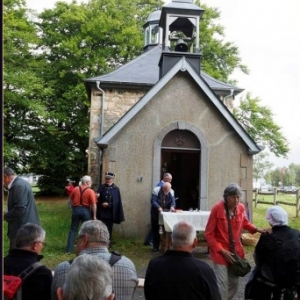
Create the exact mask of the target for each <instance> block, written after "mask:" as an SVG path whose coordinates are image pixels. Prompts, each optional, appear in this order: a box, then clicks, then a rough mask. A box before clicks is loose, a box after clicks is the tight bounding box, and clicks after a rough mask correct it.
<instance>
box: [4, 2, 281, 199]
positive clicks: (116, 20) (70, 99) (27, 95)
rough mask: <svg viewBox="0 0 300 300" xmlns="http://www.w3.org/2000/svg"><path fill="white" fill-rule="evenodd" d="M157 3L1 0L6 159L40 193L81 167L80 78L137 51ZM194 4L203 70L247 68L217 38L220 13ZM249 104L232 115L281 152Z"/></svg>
mask: <svg viewBox="0 0 300 300" xmlns="http://www.w3.org/2000/svg"><path fill="white" fill-rule="evenodd" d="M163 4H164V3H163V2H162V1H161V0H159V1H156V0H131V1H128V0H118V1H114V0H90V1H89V2H87V3H77V2H76V1H73V2H72V3H65V2H57V3H56V5H55V7H54V8H53V9H46V10H44V11H43V12H42V13H40V14H39V15H35V14H34V13H33V12H31V11H29V10H28V9H26V7H25V2H24V1H22V0H7V1H5V3H4V13H3V17H4V43H3V45H4V72H3V74H4V80H3V85H4V97H5V102H4V159H5V163H6V164H7V165H9V166H11V167H13V168H14V169H16V171H18V167H21V168H19V170H20V171H22V172H25V171H28V172H32V173H36V174H42V175H43V177H42V178H41V179H40V180H39V185H40V187H41V189H42V190H43V192H44V193H60V192H62V191H63V187H64V185H65V180H66V179H67V178H73V179H75V180H78V179H79V177H80V176H82V175H84V174H85V172H86V170H87V158H86V151H85V150H86V148H87V146H88V144H89V143H88V142H89V141H88V138H89V117H90V115H89V107H90V103H89V97H88V95H87V93H86V91H85V87H84V84H83V80H84V79H86V78H89V77H93V76H99V75H102V74H105V73H107V72H109V71H111V70H113V69H115V68H117V67H119V66H121V65H123V64H125V63H127V62H129V61H130V60H132V59H133V58H135V57H136V56H138V55H140V54H141V52H142V48H143V33H142V25H143V24H144V23H145V21H146V19H147V17H148V16H149V14H150V13H151V12H153V11H154V10H155V9H160V8H161V6H162V5H163ZM196 4H197V5H200V6H201V7H202V8H204V9H205V14H204V15H203V18H202V20H201V23H200V24H201V31H200V44H201V51H202V54H203V56H202V57H203V59H202V64H201V67H202V69H203V71H205V72H206V73H208V74H209V75H211V76H213V77H215V78H216V79H218V80H222V81H224V82H228V81H229V76H230V75H231V74H232V72H233V71H234V70H235V69H239V70H242V71H243V72H245V73H247V71H248V70H247V68H246V66H244V65H243V64H242V63H241V58H240V57H239V53H238V48H237V47H236V46H235V45H233V44H232V43H230V42H225V41H224V40H223V27H222V26H220V25H218V24H217V22H218V18H219V16H220V12H219V11H218V10H216V9H212V8H209V7H207V6H206V5H205V4H203V5H202V4H201V3H200V1H199V2H196ZM251 103H252V102H251ZM256 108H257V107H256V106H255V105H254V106H253V107H252V106H250V107H249V108H248V113H247V114H246V111H245V112H244V108H243V107H241V110H240V111H238V113H237V116H238V117H239V118H238V119H239V121H240V122H242V123H243V121H244V123H243V124H244V126H245V128H246V130H247V131H248V132H249V133H250V135H251V136H252V137H253V138H254V139H255V138H256V137H258V136H259V135H260V136H261V139H260V140H259V141H262V142H264V141H268V143H269V144H271V138H274V137H275V138H276V137H277V139H274V140H273V147H270V150H271V151H272V152H274V151H275V154H276V153H277V154H282V153H285V152H286V148H285V147H284V141H283V140H282V139H280V138H279V129H278V128H277V129H276V127H275V124H272V123H271V125H272V126H271V127H272V128H273V130H272V131H271V132H273V135H270V134H269V135H268V134H267V133H266V130H265V128H264V124H261V126H260V127H258V128H257V129H255V128H254V126H256V125H259V124H256V123H255V122H254V121H255V120H256V119H255V120H254V118H253V116H258V113H257V112H256V111H255V109H256ZM253 109H254V111H253V112H252V111H251V110H253ZM249 115H250V117H249ZM269 116H270V114H269ZM248 125H251V126H248ZM265 125H267V126H269V127H270V124H265ZM273 125H274V126H273ZM267 128H268V127H267ZM269 129H270V128H268V130H269ZM276 130H277V131H276ZM261 133H263V134H261ZM278 143H279V144H278ZM277 144H278V145H279V146H278V145H277Z"/></svg>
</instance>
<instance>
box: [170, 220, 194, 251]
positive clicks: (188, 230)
mask: <svg viewBox="0 0 300 300" xmlns="http://www.w3.org/2000/svg"><path fill="white" fill-rule="evenodd" d="M195 238H196V229H195V226H194V225H192V224H190V223H188V222H186V221H180V222H178V223H177V224H175V225H174V227H173V233H172V245H173V247H174V249H176V248H178V247H182V246H189V245H191V244H193V242H194V240H195Z"/></svg>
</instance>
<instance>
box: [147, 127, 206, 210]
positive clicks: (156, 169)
mask: <svg viewBox="0 0 300 300" xmlns="http://www.w3.org/2000/svg"><path fill="white" fill-rule="evenodd" d="M173 130H188V131H190V132H192V133H193V134H194V135H195V136H196V137H197V138H198V140H199V142H200V145H201V154H200V166H199V170H200V174H199V186H200V195H199V197H200V208H201V210H208V199H207V192H208V191H207V186H208V184H207V183H208V181H207V180H208V146H207V140H206V138H205V136H204V134H203V133H202V131H201V130H200V129H199V128H197V127H196V126H195V125H193V124H192V123H189V122H186V121H177V122H172V123H170V124H168V125H166V126H165V127H163V128H162V129H161V131H160V132H159V133H158V134H157V136H156V138H155V140H154V145H153V147H154V149H153V168H152V170H153V178H152V186H153V187H155V186H156V183H157V182H159V181H160V180H161V178H160V167H161V166H160V156H161V145H162V141H163V139H164V137H165V136H166V135H167V134H168V133H169V132H170V131H173Z"/></svg>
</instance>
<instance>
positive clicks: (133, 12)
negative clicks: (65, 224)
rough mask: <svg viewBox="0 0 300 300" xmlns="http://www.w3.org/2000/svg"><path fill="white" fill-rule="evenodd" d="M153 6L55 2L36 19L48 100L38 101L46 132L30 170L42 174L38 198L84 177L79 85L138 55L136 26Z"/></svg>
mask: <svg viewBox="0 0 300 300" xmlns="http://www.w3.org/2000/svg"><path fill="white" fill-rule="evenodd" d="M156 6H157V1H153V0H147V1H141V0H134V1H127V0H119V1H112V0H92V1H90V2H88V3H80V4H77V3H76V2H75V1H74V2H72V3H70V4H68V3H64V2H57V3H56V6H55V7H54V8H53V9H48V10H45V11H43V12H42V13H41V14H39V16H38V18H39V19H38V21H36V26H37V30H38V34H39V37H40V41H39V47H38V49H39V51H40V53H41V54H40V56H41V57H42V58H43V59H44V60H45V61H47V72H45V73H44V74H43V78H44V79H45V82H46V86H48V87H51V88H52V89H53V91H54V92H53V94H51V95H49V96H46V97H45V98H44V99H43V103H44V105H46V107H47V112H48V120H47V121H48V124H49V126H48V127H44V128H43V134H42V135H39V137H38V141H37V142H38V145H39V147H37V148H36V149H35V151H34V153H33V152H32V156H31V158H32V159H31V161H30V165H31V168H32V169H33V170H35V172H37V173H39V174H43V177H42V178H41V179H40V180H39V183H38V184H39V186H40V188H41V189H42V190H43V192H44V193H53V192H55V193H58V192H62V191H63V187H64V185H65V180H66V179H67V178H73V179H75V180H79V178H80V176H82V175H84V174H85V173H86V172H87V159H86V148H87V145H88V136H89V117H90V114H89V106H90V102H89V99H88V97H87V94H86V91H85V87H84V85H83V80H84V79H86V78H88V77H92V76H96V75H100V74H104V73H107V72H108V71H110V70H112V69H115V68H116V67H119V66H121V65H122V64H124V63H126V62H128V61H130V60H132V59H133V58H134V57H135V56H137V55H139V54H140V53H141V51H142V46H143V44H142V43H143V36H142V31H141V28H142V24H143V23H144V22H145V20H146V18H147V17H148V15H149V13H150V12H152V11H153V10H154V9H155V8H156Z"/></svg>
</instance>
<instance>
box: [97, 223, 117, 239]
mask: <svg viewBox="0 0 300 300" xmlns="http://www.w3.org/2000/svg"><path fill="white" fill-rule="evenodd" d="M100 221H102V222H103V223H104V224H105V225H106V227H107V229H108V232H109V239H110V241H112V228H113V224H114V222H113V221H112V219H100Z"/></svg>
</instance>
